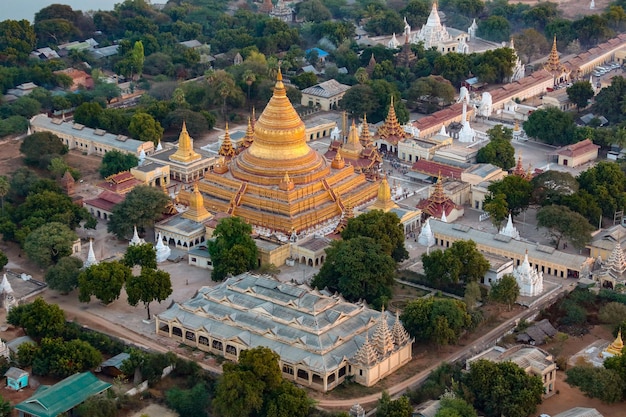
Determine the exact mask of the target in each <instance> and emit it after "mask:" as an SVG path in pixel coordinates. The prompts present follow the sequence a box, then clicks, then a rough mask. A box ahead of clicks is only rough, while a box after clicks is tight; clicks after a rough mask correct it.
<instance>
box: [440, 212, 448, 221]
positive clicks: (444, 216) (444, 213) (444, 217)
mask: <svg viewBox="0 0 626 417" xmlns="http://www.w3.org/2000/svg"><path fill="white" fill-rule="evenodd" d="M441 221H442V222H444V223H448V218H447V217H446V211H445V210H444V211H443V214H442V215H441Z"/></svg>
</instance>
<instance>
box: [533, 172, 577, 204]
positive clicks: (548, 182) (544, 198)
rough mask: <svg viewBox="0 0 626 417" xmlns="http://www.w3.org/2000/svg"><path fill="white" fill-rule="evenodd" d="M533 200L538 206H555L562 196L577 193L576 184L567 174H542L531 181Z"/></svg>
mask: <svg viewBox="0 0 626 417" xmlns="http://www.w3.org/2000/svg"><path fill="white" fill-rule="evenodd" d="M531 183H532V185H533V200H534V201H536V202H537V203H539V204H542V205H547V204H555V203H558V202H560V201H561V198H562V197H564V196H569V195H572V194H574V193H576V192H577V191H578V182H577V181H576V178H574V177H573V176H572V174H570V173H569V172H561V171H555V170H549V171H546V172H542V173H541V174H539V175H537V176H536V177H534V178H533V179H532V181H531Z"/></svg>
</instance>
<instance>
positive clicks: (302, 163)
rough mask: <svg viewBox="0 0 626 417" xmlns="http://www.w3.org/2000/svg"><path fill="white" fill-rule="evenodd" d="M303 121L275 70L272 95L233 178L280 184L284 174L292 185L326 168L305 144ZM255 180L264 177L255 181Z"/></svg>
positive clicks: (323, 161) (237, 161)
mask: <svg viewBox="0 0 626 417" xmlns="http://www.w3.org/2000/svg"><path fill="white" fill-rule="evenodd" d="M305 129H306V128H305V126H304V122H302V119H300V116H299V115H298V113H297V112H296V110H295V109H294V108H293V106H292V105H291V102H290V101H289V98H287V91H286V89H285V85H284V84H283V81H282V74H281V72H280V70H279V71H278V76H277V80H276V85H275V87H274V94H273V96H272V98H271V99H270V101H269V103H268V104H267V107H265V110H263V113H262V114H261V116H260V117H259V120H257V122H256V123H255V124H254V141H253V142H252V144H251V145H250V147H249V148H248V150H247V151H246V152H243V153H241V154H240V155H239V156H238V157H237V159H236V167H235V168H231V172H232V174H233V176H235V177H237V178H239V179H242V180H247V181H250V182H264V183H267V182H268V181H269V182H272V183H275V184H279V183H280V181H281V180H282V179H283V175H284V172H285V171H289V172H290V173H291V178H292V180H293V181H294V182H295V183H303V182H306V180H305V179H304V177H306V176H307V174H310V173H312V172H314V171H319V170H322V169H324V168H326V161H325V159H324V158H322V156H321V155H319V154H318V153H317V152H315V150H313V149H312V148H311V147H309V145H308V144H307V143H306V132H305ZM257 178H263V180H261V179H257Z"/></svg>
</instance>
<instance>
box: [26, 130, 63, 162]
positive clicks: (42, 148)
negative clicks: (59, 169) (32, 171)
mask: <svg viewBox="0 0 626 417" xmlns="http://www.w3.org/2000/svg"><path fill="white" fill-rule="evenodd" d="M20 152H21V153H22V154H24V162H25V163H26V165H31V166H34V167H37V168H41V169H46V168H47V167H48V165H49V164H50V160H51V159H52V158H54V157H56V156H59V155H64V154H66V153H67V146H65V145H64V144H63V142H62V141H61V138H59V137H58V136H57V135H55V134H53V133H50V132H36V133H33V134H32V135H29V136H26V137H25V138H24V140H23V141H22V144H21V145H20Z"/></svg>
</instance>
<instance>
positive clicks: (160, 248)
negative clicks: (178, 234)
mask: <svg viewBox="0 0 626 417" xmlns="http://www.w3.org/2000/svg"><path fill="white" fill-rule="evenodd" d="M155 249H156V261H157V262H158V263H161V262H165V261H167V258H169V256H170V254H171V253H172V250H171V249H170V247H169V246H166V245H165V244H164V243H163V238H161V233H159V234H158V236H157V242H156V246H155Z"/></svg>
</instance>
